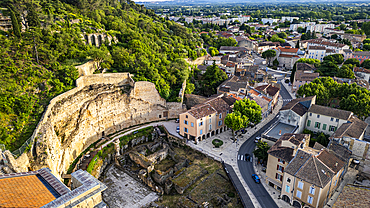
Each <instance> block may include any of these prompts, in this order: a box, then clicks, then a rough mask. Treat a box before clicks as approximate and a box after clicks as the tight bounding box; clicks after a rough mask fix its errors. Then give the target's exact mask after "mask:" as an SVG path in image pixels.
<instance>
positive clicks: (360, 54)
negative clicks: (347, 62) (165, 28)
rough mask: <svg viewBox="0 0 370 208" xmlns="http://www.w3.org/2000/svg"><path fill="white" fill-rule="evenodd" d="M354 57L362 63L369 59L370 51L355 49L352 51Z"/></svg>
mask: <svg viewBox="0 0 370 208" xmlns="http://www.w3.org/2000/svg"><path fill="white" fill-rule="evenodd" d="M352 58H355V59H357V60H359V61H360V64H361V63H362V62H364V61H365V60H367V59H370V51H355V52H353V53H352Z"/></svg>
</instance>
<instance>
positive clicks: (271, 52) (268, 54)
mask: <svg viewBox="0 0 370 208" xmlns="http://www.w3.org/2000/svg"><path fill="white" fill-rule="evenodd" d="M275 56H276V51H275V50H267V51H264V52H263V53H262V58H265V59H267V61H268V65H269V66H270V65H271V63H270V62H271V59H272V58H273V57H275Z"/></svg>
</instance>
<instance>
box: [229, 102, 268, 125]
mask: <svg viewBox="0 0 370 208" xmlns="http://www.w3.org/2000/svg"><path fill="white" fill-rule="evenodd" d="M233 110H234V112H240V113H241V115H243V116H246V117H247V118H248V121H249V122H252V123H253V124H254V125H256V124H258V123H259V122H260V121H261V120H262V115H261V111H262V109H261V107H260V106H259V105H258V104H257V103H256V101H254V100H250V99H243V100H238V101H236V102H235V103H234V108H233ZM247 124H248V123H247Z"/></svg>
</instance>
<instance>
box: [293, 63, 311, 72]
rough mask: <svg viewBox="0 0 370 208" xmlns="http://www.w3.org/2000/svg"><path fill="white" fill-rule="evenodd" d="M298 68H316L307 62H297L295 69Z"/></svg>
mask: <svg viewBox="0 0 370 208" xmlns="http://www.w3.org/2000/svg"><path fill="white" fill-rule="evenodd" d="M298 70H311V71H315V70H316V68H315V66H314V65H312V64H307V63H297V71H298Z"/></svg>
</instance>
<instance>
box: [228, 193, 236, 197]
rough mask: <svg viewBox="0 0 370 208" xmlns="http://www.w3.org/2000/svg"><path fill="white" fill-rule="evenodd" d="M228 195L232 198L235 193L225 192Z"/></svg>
mask: <svg viewBox="0 0 370 208" xmlns="http://www.w3.org/2000/svg"><path fill="white" fill-rule="evenodd" d="M227 196H228V197H231V198H234V197H235V193H234V192H229V193H228V194H227Z"/></svg>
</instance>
